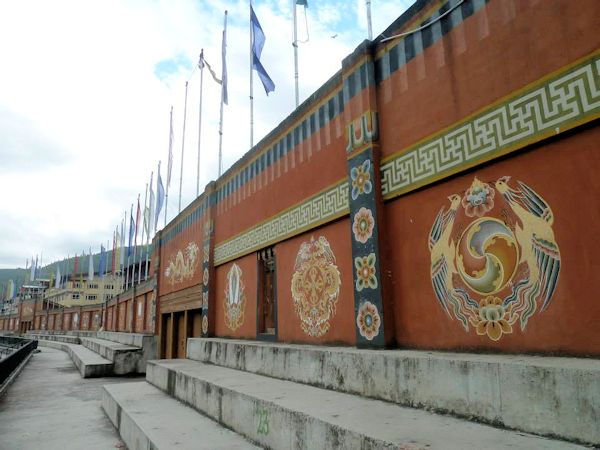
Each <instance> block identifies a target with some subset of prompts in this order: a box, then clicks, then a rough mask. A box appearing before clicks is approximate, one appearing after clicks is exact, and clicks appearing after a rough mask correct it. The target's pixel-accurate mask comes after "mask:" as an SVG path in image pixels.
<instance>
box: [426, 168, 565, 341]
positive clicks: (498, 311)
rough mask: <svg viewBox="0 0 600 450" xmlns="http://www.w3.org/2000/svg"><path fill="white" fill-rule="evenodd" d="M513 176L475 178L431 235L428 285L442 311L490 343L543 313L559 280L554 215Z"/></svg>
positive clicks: (437, 220)
mask: <svg viewBox="0 0 600 450" xmlns="http://www.w3.org/2000/svg"><path fill="white" fill-rule="evenodd" d="M509 181H510V177H501V178H500V179H498V180H497V181H496V182H495V183H484V182H481V181H480V180H478V179H477V178H475V179H474V181H473V183H472V184H471V186H470V187H469V189H467V191H466V192H465V193H464V194H463V195H462V196H461V195H458V194H453V195H451V196H450V197H448V199H449V200H450V207H449V209H448V210H445V209H444V208H442V209H440V211H439V213H438V215H437V217H436V218H435V221H434V223H433V227H432V228H431V232H430V235H429V251H430V253H431V280H432V284H433V290H434V293H435V295H436V297H437V299H438V301H439V302H440V305H441V306H442V307H443V308H444V310H445V311H446V313H447V314H448V315H449V316H450V317H453V318H456V319H457V320H458V321H460V322H461V323H462V325H463V327H464V328H465V330H467V331H469V324H470V325H471V326H473V328H474V329H475V331H476V333H477V334H478V335H481V336H487V337H488V338H489V339H491V340H493V341H497V340H499V339H500V338H501V337H502V336H503V335H505V334H511V333H512V332H513V326H514V325H515V324H516V323H517V322H518V323H519V324H520V328H521V331H524V330H525V327H526V326H527V321H528V320H529V319H530V318H531V317H532V316H533V314H534V313H535V312H536V311H537V310H538V309H539V310H540V311H544V310H545V309H546V308H547V307H548V305H549V304H550V300H551V299H552V296H553V294H554V291H555V289H556V285H557V283H558V276H559V272H560V251H559V249H558V244H557V243H556V240H555V238H554V232H553V230H552V224H553V222H554V215H553V214H552V210H551V209H550V206H548V204H547V203H546V201H545V200H544V199H543V198H542V197H541V196H540V195H539V194H538V193H536V192H535V191H534V190H533V189H532V188H531V187H529V186H527V185H526V184H525V183H523V182H521V181H517V185H518V187H515V188H513V187H510V186H509Z"/></svg>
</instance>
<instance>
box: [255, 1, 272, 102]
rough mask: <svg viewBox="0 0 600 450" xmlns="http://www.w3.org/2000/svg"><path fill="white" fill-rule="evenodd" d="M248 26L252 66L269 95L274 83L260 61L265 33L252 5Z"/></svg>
mask: <svg viewBox="0 0 600 450" xmlns="http://www.w3.org/2000/svg"><path fill="white" fill-rule="evenodd" d="M250 26H251V27H252V68H253V69H254V70H256V73H258V76H259V77H260V81H262V84H263V86H264V88H265V92H266V93H267V95H269V92H272V91H274V90H275V83H273V80H271V77H270V76H269V74H268V73H267V71H266V70H265V68H264V67H263V65H262V63H261V62H260V55H261V53H262V49H263V47H264V45H265V33H263V30H262V27H261V26H260V23H259V22H258V18H257V17H256V14H254V9H253V8H252V5H250Z"/></svg>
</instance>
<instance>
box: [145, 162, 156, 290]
mask: <svg viewBox="0 0 600 450" xmlns="http://www.w3.org/2000/svg"><path fill="white" fill-rule="evenodd" d="M153 182H154V171H152V172H150V192H152V183H153ZM148 203H150V205H149V206H148V231H147V232H146V263H145V264H144V266H145V268H146V270H145V273H144V281H146V280H147V279H148V263H149V258H150V255H149V253H148V248H149V247H148V246H149V245H150V232H151V231H152V227H153V225H152V222H154V217H152V216H154V214H153V213H152V208H154V205H153V204H152V203H153V202H152V196H150V198H149V199H148Z"/></svg>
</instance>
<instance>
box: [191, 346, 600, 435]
mask: <svg viewBox="0 0 600 450" xmlns="http://www.w3.org/2000/svg"><path fill="white" fill-rule="evenodd" d="M187 356H188V358H190V359H193V360H197V361H201V362H208V363H212V364H217V365H220V366H224V367H229V368H233V369H238V370H245V371H248V372H252V373H257V374H261V375H267V376H270V377H274V378H280V379H283V380H289V381H294V382H300V383H305V384H310V385H313V386H318V387H322V388H326V389H333V390H337V391H341V392H348V393H352V394H358V395H361V396H365V397H371V398H377V399H382V400H387V401H392V402H394V403H398V404H400V405H406V406H411V407H417V408H423V409H427V410H432V411H438V412H447V413H451V414H454V415H458V416H462V417H467V418H474V419H476V420H479V421H482V422H487V423H491V424H493V425H500V426H504V427H507V428H512V429H516V430H521V431H525V432H530V433H535V434H540V435H547V436H556V437H559V438H562V439H567V440H571V441H576V442H583V443H588V444H599V443H600V427H598V426H597V424H598V418H599V417H600V361H599V360H594V359H583V358H559V357H541V356H523V355H499V354H494V355H487V354H471V353H443V352H430V351H418V350H361V349H357V348H352V347H323V346H311V345H295V344H277V343H263V342H256V341H242V340H229V339H218V338H212V339H202V338H192V339H188V345H187Z"/></svg>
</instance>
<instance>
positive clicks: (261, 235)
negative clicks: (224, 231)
mask: <svg viewBox="0 0 600 450" xmlns="http://www.w3.org/2000/svg"><path fill="white" fill-rule="evenodd" d="M347 212H348V182H347V181H343V182H342V183H340V184H337V185H335V186H333V187H332V188H330V189H328V190H326V191H325V192H322V193H320V194H318V195H316V196H314V197H312V198H311V199H309V200H307V201H306V202H304V203H301V204H300V205H297V206H295V207H293V208H291V209H289V210H287V211H285V212H284V213H283V214H280V215H278V216H276V217H273V218H272V219H270V220H268V221H266V222H264V223H262V224H259V225H257V226H255V227H253V228H251V229H249V230H247V231H245V232H243V233H242V234H240V235H238V236H236V237H234V238H233V239H230V240H228V241H225V242H224V243H222V244H219V245H217V246H215V257H214V258H215V265H219V264H223V263H225V262H227V261H230V260H232V259H235V258H238V257H239V256H242V255H246V254H248V253H250V252H251V251H254V250H256V249H258V248H260V247H263V246H265V245H267V244H270V243H274V242H279V241H282V240H283V239H286V238H288V237H290V236H294V235H295V234H298V233H300V232H302V231H304V230H307V229H310V228H312V227H316V226H318V225H320V224H322V223H323V222H326V221H328V220H332V219H334V218H335V217H336V216H340V215H342V214H345V213H347Z"/></svg>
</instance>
